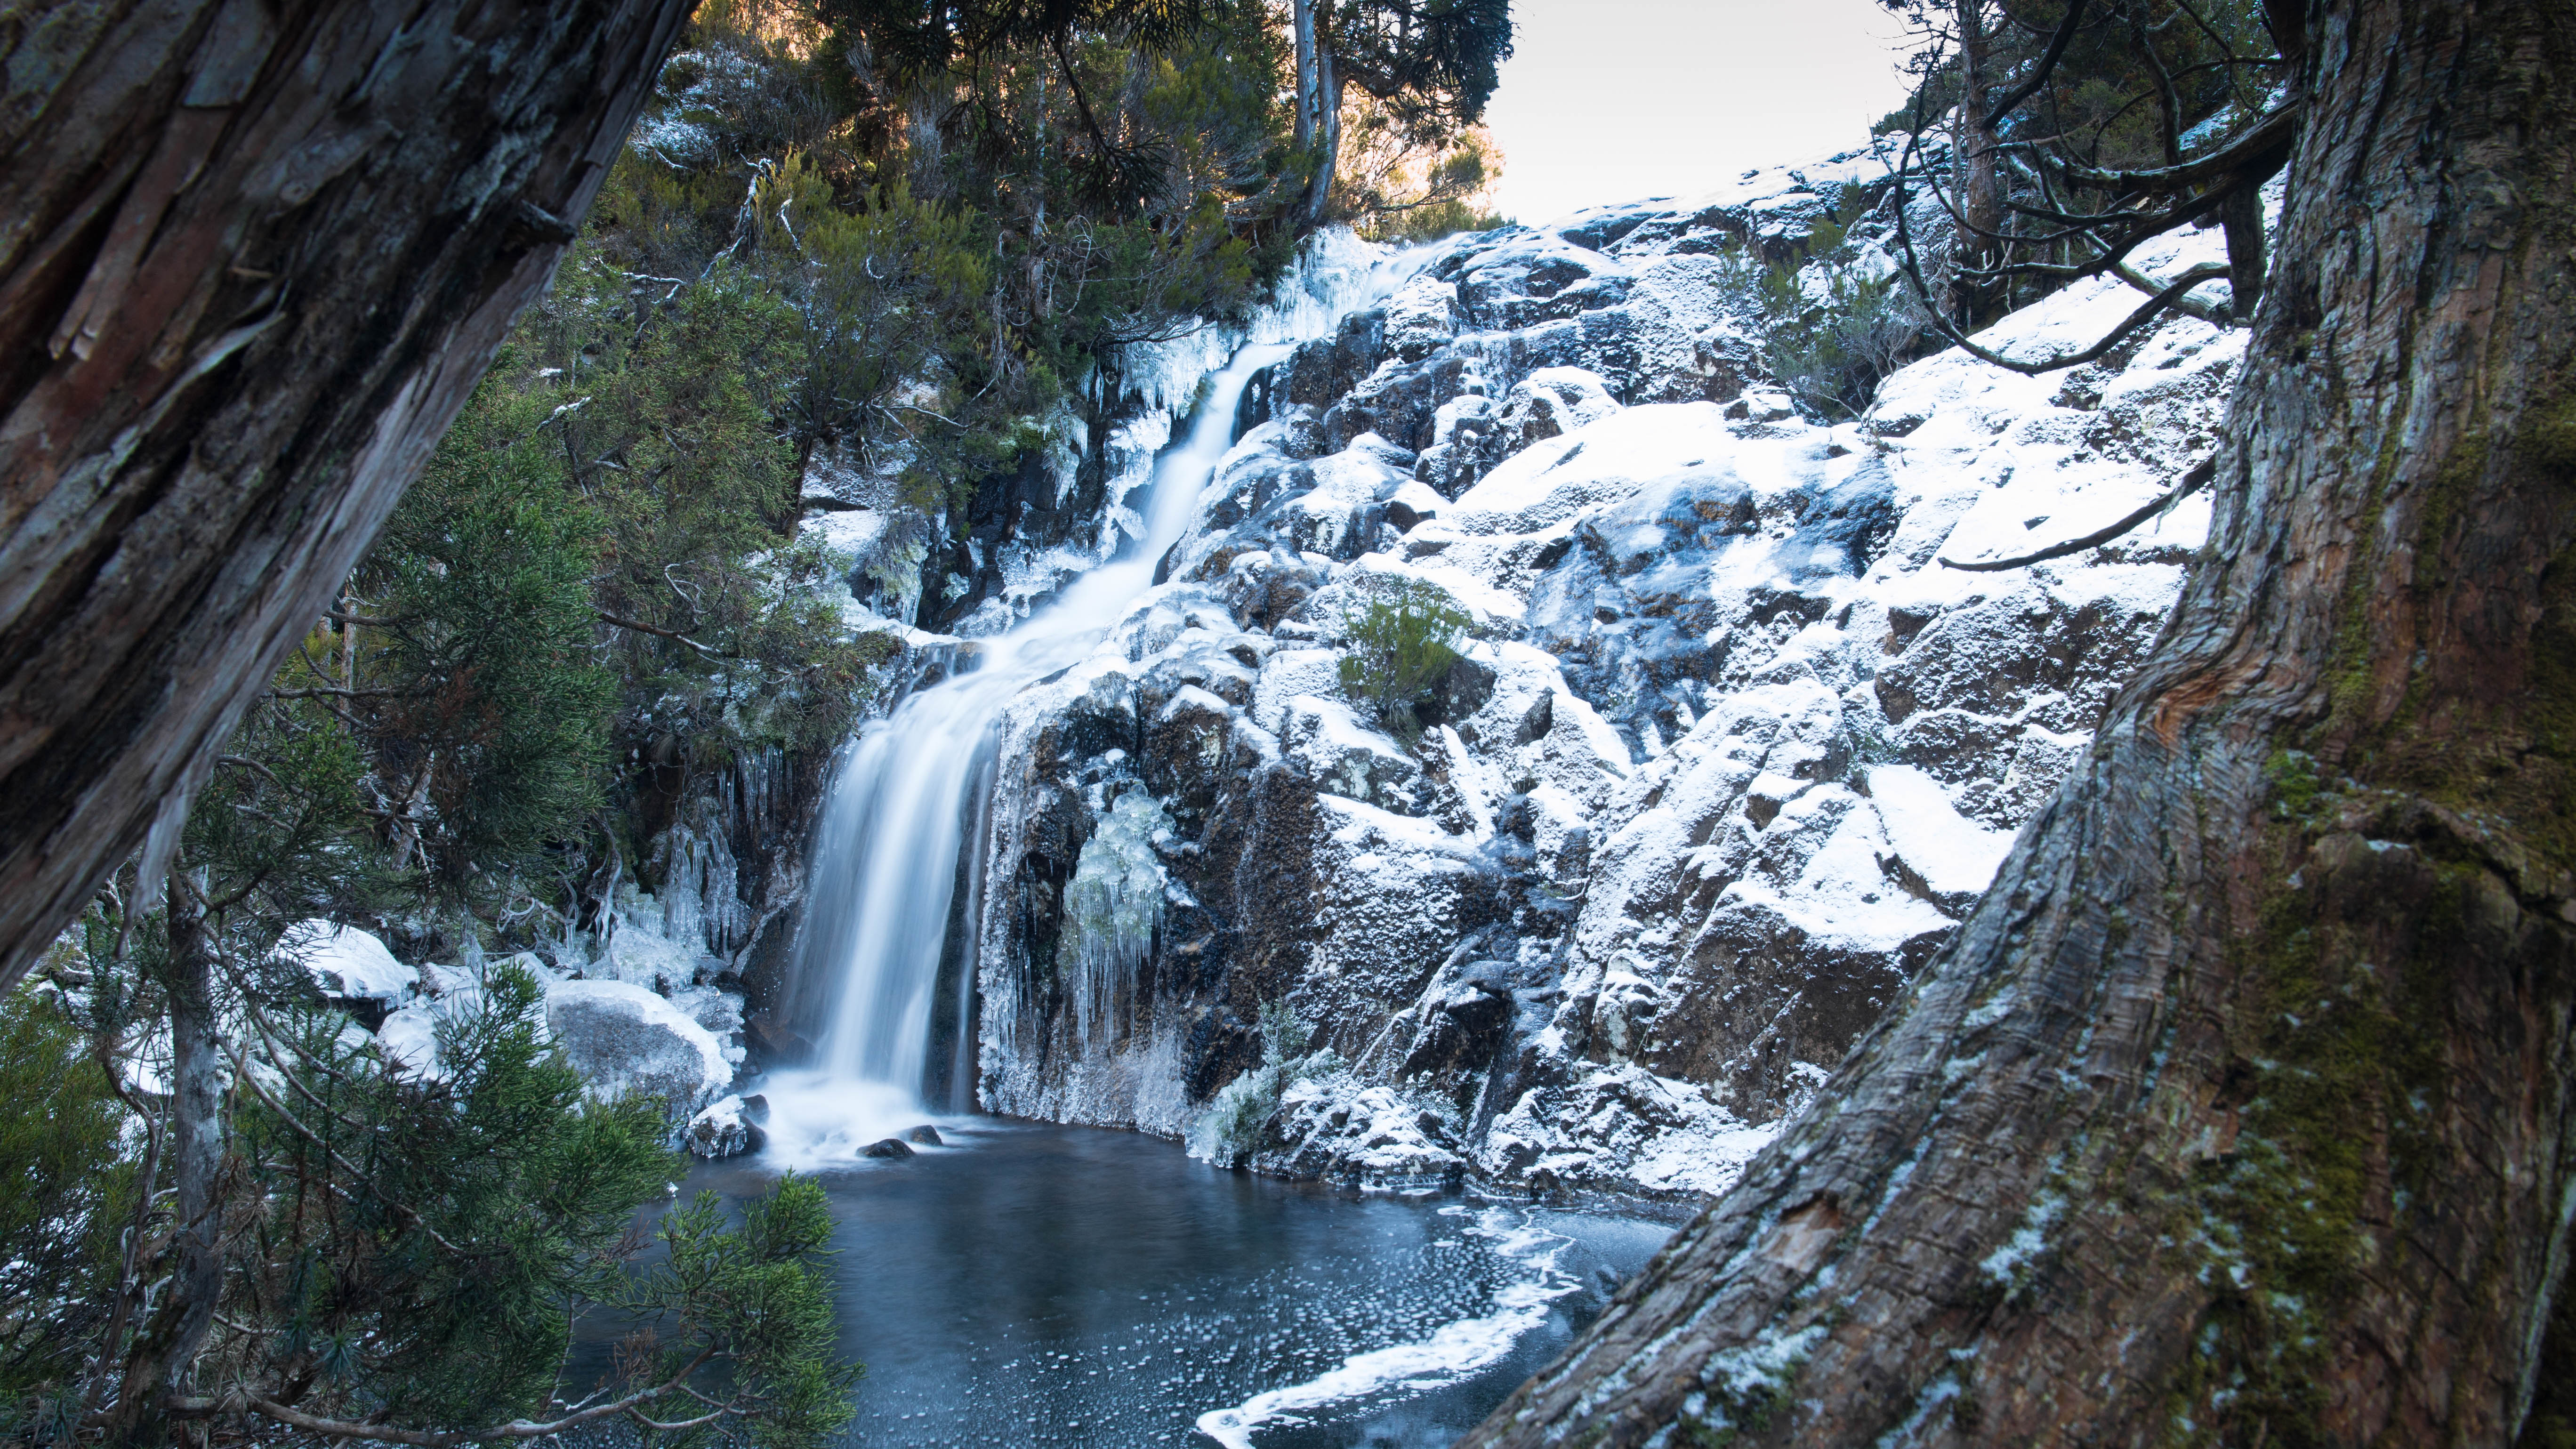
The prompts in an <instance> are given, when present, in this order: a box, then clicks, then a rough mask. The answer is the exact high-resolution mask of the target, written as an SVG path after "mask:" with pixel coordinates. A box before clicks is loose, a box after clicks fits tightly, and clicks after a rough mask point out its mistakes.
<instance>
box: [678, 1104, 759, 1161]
mask: <svg viewBox="0 0 2576 1449" xmlns="http://www.w3.org/2000/svg"><path fill="white" fill-rule="evenodd" d="M680 1141H681V1144H682V1145H683V1146H685V1147H687V1148H688V1149H689V1151H691V1152H692V1153H695V1154H696V1155H698V1156H700V1157H704V1158H709V1159H715V1158H725V1157H740V1156H742V1155H743V1154H744V1153H746V1152H757V1151H759V1150H760V1147H761V1142H762V1135H761V1131H760V1126H759V1124H758V1123H756V1122H754V1121H752V1120H751V1118H750V1116H749V1115H748V1114H747V1113H746V1112H745V1111H744V1110H743V1103H742V1098H740V1097H734V1096H728V1097H724V1098H721V1099H719V1100H717V1101H714V1102H710V1103H708V1104H707V1105H706V1106H705V1107H703V1108H700V1109H699V1111H698V1115H696V1116H694V1117H692V1118H690V1119H689V1125H688V1126H687V1127H686V1128H685V1129H683V1130H682V1131H681V1133H680Z"/></svg>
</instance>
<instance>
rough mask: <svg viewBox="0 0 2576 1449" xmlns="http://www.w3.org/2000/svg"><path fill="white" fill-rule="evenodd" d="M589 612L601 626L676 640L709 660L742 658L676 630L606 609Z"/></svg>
mask: <svg viewBox="0 0 2576 1449" xmlns="http://www.w3.org/2000/svg"><path fill="white" fill-rule="evenodd" d="M591 612H592V613H594V614H597V615H598V616H599V620H600V622H601V623H603V624H614V625H616V626H617V627H618V628H620V629H632V630H634V631H635V632H637V633H639V634H652V635H657V636H659V637H661V638H664V639H672V640H676V641H678V642H680V643H682V644H686V645H688V646H689V647H690V648H692V649H695V650H696V651H698V652H699V653H701V654H703V655H705V656H707V657H708V658H709V659H739V658H741V657H742V656H741V655H739V654H736V653H733V652H732V651H730V650H725V649H713V648H709V647H708V646H706V645H704V644H701V643H699V642H698V641H697V640H695V639H692V638H690V637H689V636H688V635H686V634H683V633H680V632H679V631H678V630H676V629H662V628H656V627H655V626H653V625H651V624H644V623H638V622H637V621H635V620H633V619H621V618H619V617H618V616H616V615H615V614H612V613H610V612H608V611H607V610H606V609H593V610H591Z"/></svg>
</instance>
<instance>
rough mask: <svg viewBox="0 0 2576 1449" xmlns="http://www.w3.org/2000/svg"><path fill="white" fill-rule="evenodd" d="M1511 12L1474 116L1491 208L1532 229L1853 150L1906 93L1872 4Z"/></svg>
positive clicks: (1623, 5) (1578, 4)
mask: <svg viewBox="0 0 2576 1449" xmlns="http://www.w3.org/2000/svg"><path fill="white" fill-rule="evenodd" d="M1512 19H1513V21H1514V22H1515V24H1516V26H1517V28H1518V34H1517V35H1516V36H1515V37H1514V47H1515V53H1514V55H1513V57H1512V59H1511V60H1509V61H1507V62H1505V63H1504V65H1503V75H1502V85H1501V87H1500V88H1499V89H1497V90H1496V91H1495V92H1494V98H1493V101H1492V102H1491V104H1490V105H1489V106H1488V107H1487V108H1486V112H1485V123H1486V124H1487V125H1488V126H1490V127H1492V128H1493V131H1494V136H1495V139H1496V140H1497V141H1498V142H1499V143H1500V144H1501V146H1502V150H1503V180H1502V186H1501V202H1502V206H1501V209H1502V212H1503V214H1504V215H1505V216H1508V217H1511V218H1512V219H1514V220H1516V221H1520V222H1525V223H1530V224H1533V225H1534V224H1536V223H1539V222H1544V221H1548V220H1550V219H1552V218H1555V217H1558V216H1562V215H1564V214H1565V213H1567V212H1569V211H1572V210H1574V209H1575V208H1577V207H1580V206H1591V205H1595V204H1597V203H1601V202H1609V201H1633V200H1635V199H1637V198H1639V197H1643V196H1656V195H1668V194H1670V195H1688V194H1690V193H1692V192H1695V191H1703V190H1706V189H1708V188H1709V187H1711V186H1714V185H1716V184H1717V183H1718V182H1720V181H1724V180H1727V179H1730V178H1732V177H1734V176H1736V175H1739V174H1741V173H1742V172H1743V171H1744V170H1745V169H1746V168H1748V167H1752V166H1762V165H1768V164H1771V163H1773V162H1779V161H1794V160H1800V159H1804V158H1806V157H1808V156H1813V155H1819V154H1824V153H1828V152H1833V151H1839V150H1842V149H1844V148H1846V147H1850V146H1857V145H1860V144H1861V143H1862V142H1863V141H1865V140H1867V139H1868V137H1869V126H1870V123H1871V122H1872V121H1875V120H1877V119H1878V118H1879V117H1881V116H1883V115H1885V114H1887V113H1888V112H1889V111H1891V110H1894V109H1895V108H1896V106H1897V105H1898V104H1899V103H1900V102H1902V101H1903V100H1904V99H1905V94H1906V87H1905V81H1904V78H1903V77H1902V75H1900V74H1899V72H1898V65H1899V64H1900V62H1901V61H1902V59H1903V53H1904V50H1905V47H1904V46H1903V45H1902V44H1901V37H1902V34H1903V26H1902V23H1901V22H1900V21H1899V20H1898V19H1897V17H1895V16H1893V15H1891V14H1889V13H1888V12H1887V11H1886V10H1885V9H1883V8H1882V7H1881V6H1879V5H1878V3H1877V0H1512Z"/></svg>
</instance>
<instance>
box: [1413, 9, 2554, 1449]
mask: <svg viewBox="0 0 2576 1449" xmlns="http://www.w3.org/2000/svg"><path fill="white" fill-rule="evenodd" d="M2307 41H2308V56H2307V62H2306V63H2307V65H2308V67H2309V75H2308V81H2309V84H2310V86H2311V88H2312V89H2311V91H2310V94H2311V95H2312V96H2313V98H2314V109H2313V111H2312V112H2311V113H2310V118H2309V121H2308V124H2307V128H2306V131H2305V135H2304V137H2303V139H2302V141H2301V143H2300V148H2299V152H2298V155H2297V158H2296V160H2295V163H2294V165H2293V169H2292V173H2291V180H2290V201H2289V206H2288V210H2287V214H2286V219H2285V223H2284V231H2283V234H2282V237H2281V245H2280V248H2279V261H2280V266H2279V267H2278V269H2277V270H2276V271H2275V273H2274V275H2273V278H2272V287H2271V289H2270V291H2269V293H2268V294H2267V295H2266V296H2265V297H2264V299H2263V302H2262V305H2261V308H2260V311H2259V312H2258V314H2257V319H2256V324H2255V330H2254V334H2253V337H2252V341H2251V349H2252V350H2251V353H2250V355H2249V357H2248V360H2247V362H2246V365H2245V367H2244V370H2243V373H2242V379H2241V382H2240V386H2239V391H2238V394H2237V396H2236V398H2235V400H2234V403H2233V406H2232V411H2231V413H2230V417H2229V423H2228V430H2227V441H2226V445H2225V447H2224V448H2223V449H2222V453H2221V465H2220V472H2219V484H2218V487H2219V493H2220V496H2219V505H2220V506H2219V508H2218V514H2217V518H2216V520H2215V522H2214V525H2213V529H2212V535H2211V540H2210V543H2209V545H2208V547H2207V548H2206V549H2205V550H2204V551H2203V552H2202V554H2201V556H2200V558H2199V561H2198V563H2197V564H2196V565H2195V567H2194V569H2193V571H2192V574H2191V577H2190V580H2189V582H2188V584H2187V586H2186V589H2185V592H2184V596H2183V599H2182V602H2181V604H2180V606H2179V607H2178V609H2177V610H2176V612H2175V614H2174V616H2173V618H2172V620H2171V622H2170V624H2169V625H2168V628H2167V630H2166V632H2165V634H2164V636H2163V639H2162V641H2161V643H2160V646H2159V648H2158V650H2157V652H2156V654H2155V656H2154V658H2153V660H2152V662H2151V663H2150V664H2149V665H2148V666H2147V667H2146V669H2145V670H2144V671H2143V673H2142V674H2141V676H2140V677H2139V678H2138V679H2137V680H2136V681H2134V682H2133V683H2132V684H2131V685H2130V686H2129V687H2128V688H2127V689H2126V690H2125V691H2124V692H2123V693H2122V694H2121V696H2120V697H2119V698H2118V700H2117V701H2115V703H2114V704H2113V705H2112V706H2111V708H2110V709H2109V711H2108V712H2107V715H2106V718H2105V720H2104V722H2103V726H2102V730H2101V733H2100V736H2099V738H2098V741H2097V743H2096V745H2095V747H2094V750H2093V753H2092V755H2091V758H2090V761H2089V764H2088V766H2087V768H2085V769H2084V770H2082V771H2080V772H2079V773H2078V775H2077V776H2076V778H2074V779H2073V780H2072V781H2070V782H2069V784H2068V785H2067V787H2066V788H2065V789H2064V790H2063V791H2062V792H2061V794H2060V795H2059V796H2058V798H2057V800H2056V801H2055V802H2054V803H2053V804H2052V805H2051V806H2050V807H2049V808H2048V809H2046V810H2045V811H2044V812H2043V813H2042V814H2041V815H2040V817H2039V818H2038V819H2036V820H2035V821H2033V822H2032V823H2031V825H2030V826H2029V827H2028V828H2027V829H2026V830H2025V832H2024V833H2023V835H2022V837H2021V840H2020V841H2019V843H2018V844H2017V846H2016V848H2015V850H2014V852H2013V854H2012V857H2011V859H2010V860H2009V861H2008V862H2007V863H2006V865H2005V866H2004V868H2003V870H2002V871H2001V873H2000V874H1999V875H1998V877H1997V878H1996V881H1995V883H1994V886H1993V887H1992V889H1991V890H1990V891H1989V892H1988V894H1987V896H1986V897H1985V899H1984V901H1983V902H1982V903H1981V905H1980V906H1979V907H1978V909H1977V910H1976V912H1975V913H1974V914H1973V916H1972V917H1971V918H1970V920H1969V921H1968V922H1967V923H1966V925H1965V926H1964V927H1963V928H1962V930H1961V932H1960V934H1959V936H1958V937H1957V939H1956V940H1955V942H1954V943H1953V945H1952V946H1951V947H1950V948H1949V949H1948V950H1947V951H1946V952H1945V953H1944V954H1943V956H1942V957H1941V958H1940V959H1939V960H1938V961H1937V962H1935V963H1934V964H1933V965H1932V966H1931V967H1930V968H1928V969H1927V970H1926V972H1925V973H1924V975H1923V977H1922V978H1921V979H1920V980H1919V981H1918V982H1917V984H1916V985H1915V986H1914V987H1913V988H1911V989H1910V991H1909V992H1908V994H1907V996H1906V997H1905V999H1904V1000H1903V1001H1902V1002H1901V1003H1900V1004H1899V1006H1898V1007H1897V1009H1896V1010H1895V1011H1894V1012H1893V1013H1892V1014H1891V1016H1890V1018H1889V1019H1888V1020H1887V1021H1886V1022H1884V1023H1883V1024H1882V1025H1881V1026H1880V1027H1879V1028H1878V1029H1877V1030H1876V1031H1874V1032H1873V1033H1872V1034H1871V1036H1870V1037H1869V1038H1868V1039H1867V1040H1865V1041H1864V1043H1863V1044H1862V1045H1861V1047H1860V1048H1859V1049H1858V1050H1857V1051H1856V1052H1855V1053H1854V1055H1853V1057H1852V1058H1851V1059H1850V1060H1849V1061H1847V1062H1846V1063H1845V1064H1844V1065H1843V1067H1842V1069H1841V1070H1840V1071H1839V1072H1838V1073H1837V1074H1836V1077H1835V1079H1834V1081H1833V1082H1832V1083H1831V1084H1830V1085H1829V1086H1828V1088H1827V1089H1826V1091H1825V1093H1824V1095H1823V1097H1822V1099H1821V1100H1820V1101H1819V1102H1818V1104H1817V1105H1816V1107H1815V1108H1814V1109H1813V1110H1812V1111H1810V1112H1808V1113H1807V1114H1805V1115H1804V1116H1803V1117H1802V1118H1801V1119H1800V1120H1799V1121H1797V1122H1796V1123H1795V1124H1793V1125H1792V1126H1791V1127H1790V1128H1789V1130H1788V1131H1787V1132H1785V1133H1784V1134H1783V1136H1782V1137H1781V1138H1780V1140H1779V1141H1777V1142H1776V1143H1774V1144H1773V1145H1772V1147H1771V1148H1770V1149H1769V1150H1768V1151H1766V1152H1765V1153H1764V1154H1763V1155H1762V1156H1761V1157H1760V1158H1759V1159H1758V1160H1757V1161H1756V1162H1755V1163H1753V1164H1752V1165H1751V1167H1750V1168H1749V1169H1748V1171H1747V1173H1746V1175H1745V1177H1744V1179H1743V1180H1742V1182H1741V1183H1740V1184H1739V1185H1738V1186H1737V1187H1736V1189H1735V1190H1734V1191H1733V1192H1731V1193H1730V1194H1728V1195H1727V1196H1726V1197H1725V1198H1724V1199H1723V1200H1722V1201H1721V1202H1719V1203H1718V1204H1717V1205H1716V1206H1714V1207H1713V1208H1712V1209H1711V1210H1710V1211H1709V1212H1708V1213H1706V1214H1704V1215H1703V1216H1702V1217H1701V1218H1700V1219H1699V1220H1698V1221H1697V1222H1695V1223H1693V1224H1692V1225H1691V1226H1690V1227H1689V1228H1687V1229H1685V1230H1684V1231H1683V1232H1682V1233H1681V1234H1680V1235H1679V1236H1678V1237H1677V1238H1676V1239H1675V1241H1674V1242H1673V1244H1672V1246H1671V1247H1670V1248H1669V1249H1668V1250H1667V1251H1666V1252H1665V1254H1663V1255H1662V1256H1661V1257H1660V1258H1659V1259H1658V1260H1657V1261H1656V1262H1655V1264H1654V1265H1652V1266H1651V1267H1650V1268H1649V1269H1648V1271H1646V1272H1645V1273H1644V1274H1642V1275H1640V1277H1639V1278H1638V1279H1637V1280H1636V1281H1635V1282H1634V1283H1632V1284H1631V1285H1630V1286H1629V1287H1627V1288H1626V1289H1624V1290H1623V1291H1622V1292H1621V1293H1620V1295H1619V1297H1618V1299H1617V1300H1616V1302H1615V1303H1614V1304H1613V1306H1612V1307H1611V1309H1610V1310H1609V1311H1608V1312H1607V1313H1606V1314H1605V1315H1604V1316H1603V1318H1602V1319H1601V1320H1600V1321H1599V1322H1598V1323H1597V1324H1596V1325H1595V1326H1594V1327H1593V1329H1592V1330H1591V1331H1590V1332H1589V1333H1588V1334H1587V1335H1586V1336H1585V1337H1584V1338H1583V1339H1582V1340H1581V1341H1579V1342H1578V1343H1577V1344H1576V1345H1574V1346H1573V1348H1571V1349H1570V1350H1569V1351H1568V1353H1567V1355H1566V1356H1565V1357H1564V1358H1563V1359H1562V1360H1560V1361H1559V1362H1558V1363H1557V1364H1555V1365H1553V1366H1552V1367H1550V1368H1549V1369H1547V1370H1546V1371H1545V1372H1543V1373H1541V1374H1540V1375H1539V1376H1538V1377H1537V1378H1535V1379H1533V1380H1532V1381H1531V1382H1530V1383H1529V1384H1527V1385H1525V1386H1524V1387H1523V1388H1522V1389H1521V1390H1520V1392H1519V1393H1518V1394H1516V1395H1515V1396H1514V1397H1513V1398H1512V1400H1511V1401H1510V1402H1509V1403H1507V1404H1506V1405H1504V1406H1503V1407H1502V1408H1501V1409H1500V1410H1498V1411H1497V1412H1496V1413H1495V1414H1494V1415H1493V1417H1492V1418H1490V1419H1489V1420H1488V1421H1487V1422H1486V1423H1485V1424H1484V1425H1482V1426H1481V1427H1480V1428H1479V1429H1477V1430H1476V1431H1475V1432H1474V1433H1473V1434H1471V1435H1469V1436H1468V1438H1467V1439H1466V1441H1464V1442H1465V1443H1467V1444H1469V1445H1475V1446H1499V1445H1514V1446H1518V1445H1534V1444H1541V1443H1566V1444H1585V1445H1602V1446H1614V1445H1637V1444H1642V1443H1646V1442H1649V1441H1650V1440H1652V1442H1655V1443H1659V1444H1663V1443H1669V1444H1673V1445H1676V1446H1678V1445H1685V1444H1714V1443H1719V1442H1725V1443H1729V1444H1743V1445H1758V1444H1813V1445H1826V1444H1831V1445H1856V1444H1863V1443H1889V1444H1907V1445H1912V1444H1970V1443H1977V1444H2097V1445H2110V1444H2137V1445H2143V1444H2149V1443H2166V1442H2193V1443H2224V1444H2231V1445H2301V1444H2360V1443H2383V1444H2436V1443H2440V1444H2490V1445H2492V1444H2503V1443H2507V1442H2509V1441H2510V1440H2511V1439H2512V1438H2513V1437H2514V1435H2515V1433H2516V1432H2517V1426H2518V1424H2519V1423H2520V1420H2521V1418H2522V1416H2523V1414H2524V1413H2525V1411H2526V1408H2527V1406H2528V1405H2529V1403H2530V1402H2531V1397H2532V1393H2533V1389H2534V1383H2535V1377H2536V1375H2537V1373H2538V1365H2539V1363H2540V1361H2541V1357H2542V1354H2543V1352H2544V1349H2543V1343H2544V1329H2545V1325H2546V1324H2547V1323H2548V1322H2549V1311H2548V1309H2549V1303H2550V1300H2551V1296H2552V1294H2553V1292H2555V1291H2556V1289H2557V1286H2558V1281H2559V1280H2560V1279H2561V1277H2562V1276H2563V1273H2564V1265H2565V1259H2566V1252H2567V1247H2568V1220H2569V1216H2570V1213H2571V1210H2576V1192H2571V1188H2572V1187H2576V1180H2571V1179H2572V1176H2576V1152H2571V1150H2570V1149H2571V1147H2576V1140H2571V1139H2576V1133H2571V1113H2570V1095H2571V1086H2576V1061H2571V1058H2570V1045H2571V1042H2570V1031H2571V1026H2570V1023H2571V1009H2576V930H2571V927H2570V924H2569V923H2570V921H2572V920H2576V818H2571V809H2576V799H2571V785H2576V780H2571V777H2570V760H2571V757H2576V388H2571V376H2572V375H2571V373H2570V371H2569V367H2570V362H2571V358H2570V353H2571V350H2576V289H2571V287H2570V266H2571V258H2576V251H2571V248H2576V201H2571V198H2576V112H2571V111H2570V110H2569V109H2568V108H2567V107H2566V105H2565V102H2564V97H2565V96H2566V95H2567V94H2569V92H2570V88H2571V87H2576V11H2571V10H2570V9H2568V8H2567V7H2566V6H2564V5H2561V4H2556V3H2548V0H2462V3H2450V4H2440V5H2420V4H2408V3H2404V0H2342V3H2326V4H2320V5H2318V6H2316V7H2314V8H2312V9H2311V11H2310V13H2309V16H2308V30H2307ZM2548 1351H2550V1352H2553V1353H2556V1352H2561V1351H2562V1350H2560V1349H2558V1348H2556V1347H2552V1348H2551V1349H2549V1350H2548ZM1659 1434H1660V1435H1664V1436H1665V1437H1661V1438H1658V1437H1655V1436H1657V1435H1659Z"/></svg>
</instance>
